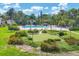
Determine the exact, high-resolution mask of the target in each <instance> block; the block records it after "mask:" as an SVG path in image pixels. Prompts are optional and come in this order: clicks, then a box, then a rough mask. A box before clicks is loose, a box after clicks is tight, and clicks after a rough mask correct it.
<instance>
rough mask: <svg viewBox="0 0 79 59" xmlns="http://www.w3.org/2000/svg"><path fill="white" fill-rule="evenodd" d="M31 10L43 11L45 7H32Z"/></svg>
mask: <svg viewBox="0 0 79 59" xmlns="http://www.w3.org/2000/svg"><path fill="white" fill-rule="evenodd" d="M31 9H32V10H43V7H41V6H32V7H31Z"/></svg>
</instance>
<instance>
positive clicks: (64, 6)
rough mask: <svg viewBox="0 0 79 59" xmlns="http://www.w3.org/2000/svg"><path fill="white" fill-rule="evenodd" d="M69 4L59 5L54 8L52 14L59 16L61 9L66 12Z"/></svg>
mask: <svg viewBox="0 0 79 59" xmlns="http://www.w3.org/2000/svg"><path fill="white" fill-rule="evenodd" d="M67 4H68V3H59V4H58V6H54V7H52V8H51V9H52V14H58V13H59V11H60V10H61V9H62V10H65V9H66V8H67Z"/></svg>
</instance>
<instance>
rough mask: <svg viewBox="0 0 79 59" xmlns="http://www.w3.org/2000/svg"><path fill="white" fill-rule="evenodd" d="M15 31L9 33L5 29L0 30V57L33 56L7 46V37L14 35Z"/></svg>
mask: <svg viewBox="0 0 79 59" xmlns="http://www.w3.org/2000/svg"><path fill="white" fill-rule="evenodd" d="M14 33H15V31H9V30H8V28H7V27H1V28H0V56H29V55H35V54H32V53H27V52H26V53H24V52H21V51H20V49H17V48H16V47H15V46H8V44H7V41H8V37H9V36H10V35H12V34H14Z"/></svg>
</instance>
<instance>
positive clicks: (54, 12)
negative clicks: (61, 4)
mask: <svg viewBox="0 0 79 59" xmlns="http://www.w3.org/2000/svg"><path fill="white" fill-rule="evenodd" d="M58 13H59V10H55V11H52V12H51V14H58Z"/></svg>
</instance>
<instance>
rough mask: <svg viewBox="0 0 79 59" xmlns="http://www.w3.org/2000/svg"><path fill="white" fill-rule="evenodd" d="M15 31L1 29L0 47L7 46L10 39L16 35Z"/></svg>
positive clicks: (5, 28)
mask: <svg viewBox="0 0 79 59" xmlns="http://www.w3.org/2000/svg"><path fill="white" fill-rule="evenodd" d="M14 33H15V32H14V31H9V30H8V28H7V27H1V28H0V46H2V45H7V41H8V37H9V36H10V35H12V34H14Z"/></svg>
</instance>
